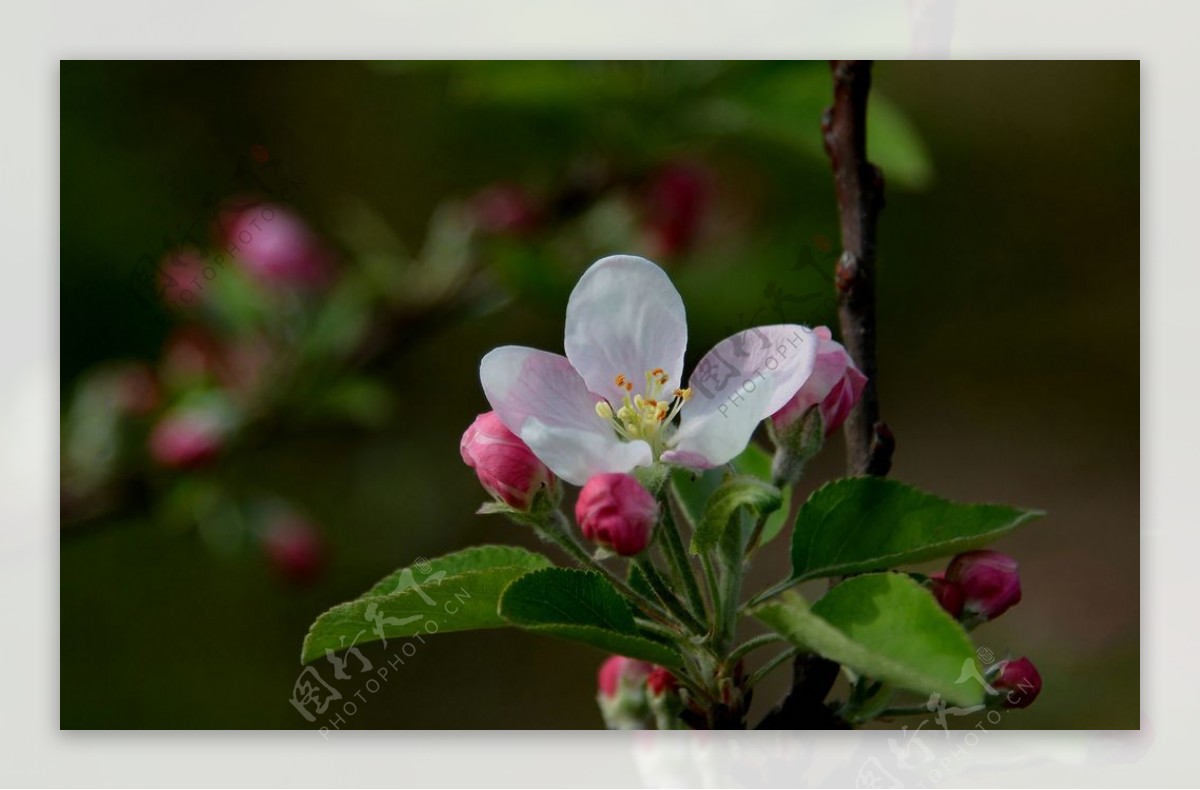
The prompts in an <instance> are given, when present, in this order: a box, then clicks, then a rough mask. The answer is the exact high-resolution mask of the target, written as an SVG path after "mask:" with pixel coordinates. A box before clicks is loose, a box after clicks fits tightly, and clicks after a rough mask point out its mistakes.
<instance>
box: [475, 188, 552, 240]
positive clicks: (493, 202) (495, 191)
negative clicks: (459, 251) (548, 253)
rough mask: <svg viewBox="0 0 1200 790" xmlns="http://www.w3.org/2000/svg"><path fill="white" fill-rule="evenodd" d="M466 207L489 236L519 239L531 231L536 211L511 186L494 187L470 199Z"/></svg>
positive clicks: (530, 203) (526, 195) (531, 202)
mask: <svg viewBox="0 0 1200 790" xmlns="http://www.w3.org/2000/svg"><path fill="white" fill-rule="evenodd" d="M469 207H470V210H471V214H472V215H473V216H474V217H475V221H476V222H477V223H478V224H479V227H480V228H481V229H483V230H485V231H487V232H488V233H496V234H506V233H507V234H514V235H520V234H522V233H528V232H529V231H531V230H533V228H534V227H535V226H536V225H537V222H538V211H537V208H536V206H534V203H533V201H532V200H531V199H530V197H529V195H528V194H527V193H526V192H525V190H523V189H521V188H520V187H518V186H515V185H513V184H494V185H492V186H489V187H486V188H485V189H483V190H481V191H480V192H479V193H478V194H476V195H475V197H473V198H471V200H470V203H469Z"/></svg>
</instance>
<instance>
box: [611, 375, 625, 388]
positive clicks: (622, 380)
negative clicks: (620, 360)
mask: <svg viewBox="0 0 1200 790" xmlns="http://www.w3.org/2000/svg"><path fill="white" fill-rule="evenodd" d="M613 383H614V384H616V385H617V386H618V387H621V388H623V389H629V387H626V386H625V385H626V383H627V380H626V378H625V374H624V373H618V374H617V377H616V378H615V379H613Z"/></svg>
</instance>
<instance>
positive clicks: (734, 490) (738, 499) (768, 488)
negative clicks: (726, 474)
mask: <svg viewBox="0 0 1200 790" xmlns="http://www.w3.org/2000/svg"><path fill="white" fill-rule="evenodd" d="M781 501H782V498H781V494H780V493H779V489H778V488H776V487H775V486H773V485H771V484H770V483H768V482H766V481H764V480H760V479H758V478H757V477H753V476H751V475H734V476H732V477H730V478H728V479H727V480H725V482H723V483H721V485H720V487H719V488H717V490H716V491H715V492H713V495H712V496H711V497H710V498H709V500H708V505H707V506H705V508H704V515H703V516H701V517H700V521H699V522H698V523H697V524H696V531H695V532H693V533H692V546H691V551H692V553H693V554H701V553H703V552H705V551H708V550H709V549H711V548H712V547H713V546H715V545H717V543H719V542H720V540H721V536H722V535H723V534H724V533H725V527H726V526H728V524H729V520H730V519H731V518H733V515H734V514H735V513H736V512H737V511H738V509H739V508H748V509H749V510H751V511H753V512H755V513H770V512H772V511H774V510H777V509H778V508H779V503H780V502H781Z"/></svg>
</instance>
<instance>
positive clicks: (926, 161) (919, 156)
mask: <svg viewBox="0 0 1200 790" xmlns="http://www.w3.org/2000/svg"><path fill="white" fill-rule="evenodd" d="M812 65H816V64H812ZM832 102H833V80H832V77H831V75H830V73H829V69H828V68H825V67H824V65H823V64H821V65H819V66H817V67H816V68H813V67H812V66H811V65H809V64H799V63H797V64H789V65H788V66H787V67H785V68H778V69H771V70H763V71H761V72H760V73H759V74H758V76H757V77H756V78H755V79H753V80H752V81H750V82H748V83H747V84H746V85H745V87H744V88H743V89H742V90H739V91H737V92H736V93H728V94H725V95H721V96H718V97H714V98H712V99H711V100H709V102H708V103H707V104H706V105H704V106H702V108H701V112H700V114H699V116H698V118H697V119H696V122H697V123H698V124H699V125H700V126H701V128H705V129H706V130H708V131H710V132H712V133H717V134H729V135H734V134H736V135H739V136H741V137H749V136H756V137H760V138H762V139H766V140H774V141H776V142H778V143H781V144H783V145H786V146H788V147H791V148H793V149H794V150H796V151H799V152H802V153H804V154H806V155H808V156H809V157H811V158H813V159H816V160H818V161H820V162H826V161H827V159H826V154H825V145H824V139H823V136H822V132H821V124H820V121H819V119H820V118H821V115H822V113H824V112H825V110H826V109H827V108H828V107H829V106H830V104H832ZM867 121H868V123H867V156H868V157H869V158H870V160H871V161H872V162H873V163H875V164H876V165H879V167H880V168H881V169H882V170H883V173H884V176H885V177H886V178H887V182H888V184H889V185H893V186H900V187H902V188H905V189H913V190H920V189H923V188H925V187H926V186H928V185H929V184H930V182H931V181H932V180H933V163H932V161H931V159H930V156H929V149H928V147H927V146H926V145H925V144H924V142H923V141H922V139H921V136H920V133H919V132H918V130H917V129H916V127H915V126H914V125H913V123H912V122H911V121H910V120H909V119H908V118H907V117H906V116H905V115H904V113H903V111H902V110H901V109H900V108H899V107H898V106H897V105H896V104H894V103H893V102H890V101H888V99H887V98H886V97H885V96H883V95H882V94H881V93H880V92H879V91H877V90H872V91H871V97H870V106H869V108H868V110H867Z"/></svg>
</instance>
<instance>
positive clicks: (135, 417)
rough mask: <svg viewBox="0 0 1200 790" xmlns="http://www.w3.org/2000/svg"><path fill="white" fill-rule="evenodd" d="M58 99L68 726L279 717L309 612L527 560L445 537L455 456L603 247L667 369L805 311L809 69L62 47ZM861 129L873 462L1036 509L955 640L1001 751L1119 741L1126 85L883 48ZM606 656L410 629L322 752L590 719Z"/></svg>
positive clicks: (1131, 335)
mask: <svg viewBox="0 0 1200 790" xmlns="http://www.w3.org/2000/svg"><path fill="white" fill-rule="evenodd" d="M61 91H62V103H61V150H62V160H61V164H62V170H61V173H62V183H61V194H62V198H61V200H62V202H61V225H62V236H61V256H62V262H61V266H62V278H61V283H62V294H61V313H62V326H61V399H62V415H63V423H62V448H61V452H62V471H63V495H62V536H61V603H60V617H61V622H60V629H59V630H60V633H61V702H60V705H61V726H62V727H63V728H68V729H74V728H296V727H310V728H311V727H314V726H316V725H313V724H309V723H307V722H306V721H305V720H304V719H302V718H301V717H300V716H299V715H298V713H297V712H296V710H295V709H294V708H293V707H292V705H290V704H289V699H290V698H291V695H292V689H293V684H294V683H295V681H296V678H297V675H298V673H299V672H300V669H301V666H300V665H299V663H298V656H299V650H300V644H301V640H302V639H303V636H304V634H305V632H306V630H307V628H308V626H309V624H310V623H311V622H312V620H313V619H314V618H315V616H316V615H317V614H319V613H320V612H322V611H323V610H324V609H326V608H328V607H330V606H332V605H334V604H336V603H339V602H341V601H343V600H348V599H350V598H353V597H355V596H357V595H358V594H360V593H361V592H363V591H364V590H365V589H367V588H368V587H369V586H371V585H372V584H373V583H374V582H375V581H376V580H377V579H378V578H380V577H382V576H384V575H385V574H387V573H388V572H390V571H392V570H394V569H395V568H397V567H400V566H402V565H406V564H410V563H411V562H413V561H414V560H415V559H417V558H419V557H432V556H436V555H438V554H442V553H445V552H448V551H452V550H455V549H458V548H461V547H463V546H466V545H471V544H479V543H485V542H504V543H514V544H521V545H526V546H534V542H533V541H531V539H530V536H529V535H527V534H524V533H523V532H522V531H521V530H519V529H518V528H516V527H514V526H512V525H510V524H509V523H507V522H506V521H504V520H502V519H501V518H499V517H495V516H490V517H484V516H476V515H474V511H475V509H476V508H477V507H478V505H479V504H480V503H481V502H482V501H483V499H484V495H483V493H482V491H481V490H480V489H479V487H478V484H477V482H476V481H475V479H474V476H473V474H472V473H471V472H470V470H468V469H467V468H465V467H464V466H463V465H462V462H461V460H460V458H459V453H458V440H459V436H460V435H461V433H462V431H463V429H464V428H465V427H466V426H467V425H468V424H469V423H470V421H471V420H472V418H473V417H474V416H475V414H477V413H478V412H480V411H483V410H486V408H487V406H486V402H485V400H484V398H483V395H482V393H481V391H480V388H479V385H478V380H477V364H478V360H479V359H480V357H481V356H482V355H483V354H484V353H485V352H486V351H487V350H488V349H490V348H491V347H493V346H495V345H499V344H504V343H520V344H526V345H532V346H535V347H541V348H547V349H560V348H561V333H562V321H563V313H564V310H565V303H566V297H567V294H568V293H569V292H570V288H571V286H572V285H573V283H574V281H575V279H576V278H577V277H578V275H579V273H580V272H581V271H582V270H583V269H584V268H585V267H586V266H587V265H588V264H589V263H591V262H592V261H593V260H595V259H596V258H598V257H600V256H602V255H604V254H608V253H612V252H631V253H637V254H642V255H646V256H648V257H651V258H652V259H654V260H656V261H658V262H660V263H662V264H663V265H664V266H666V267H667V268H668V270H669V272H670V273H671V275H672V277H673V279H674V281H675V282H676V284H677V286H678V287H679V289H680V291H681V292H682V294H683V296H684V301H685V303H686V305H687V307H688V312H689V324H690V330H691V338H690V343H689V354H688V362H689V363H694V362H695V361H696V358H697V354H698V353H699V352H703V350H705V349H707V348H708V347H710V346H711V345H712V343H714V342H715V341H716V340H718V339H720V338H721V337H724V336H726V335H728V334H731V333H732V332H733V331H736V330H738V329H741V328H743V327H745V326H748V325H751V324H753V323H767V322H775V321H778V320H786V321H799V322H804V323H809V324H817V323H832V322H833V321H834V320H835V319H834V314H833V311H832V309H831V305H832V302H831V295H832V290H831V287H830V286H829V284H828V282H829V277H830V276H831V273H832V267H833V262H834V259H835V257H836V252H837V246H838V241H837V217H836V211H835V203H834V198H833V191H832V185H831V177H830V173H829V167H828V163H827V162H826V160H825V159H824V156H823V152H822V150H821V142H820V132H819V126H820V116H821V111H822V109H823V107H824V106H825V105H826V104H827V103H828V100H829V95H830V87H829V76H828V68H827V65H826V64H824V63H642V64H638V63H623V64H603V63H584V64H568V63H482V62H481V63H462V64H448V63H447V64H436V63H425V64H411V63H409V64H405V63H400V64H364V63H336V62H324V63H237V62H206V63H165V62H155V63H137V62H124V63H94V62H64V63H63V64H62V70H61ZM870 123H871V134H870V153H871V156H872V158H873V159H874V160H875V161H876V162H877V163H879V164H880V165H881V166H882V167H883V169H884V171H885V176H886V178H887V183H888V187H887V201H888V205H887V208H886V210H885V212H884V214H883V217H882V222H881V229H880V244H881V247H880V256H879V271H880V274H879V323H880V332H881V334H880V341H879V346H880V347H879V370H880V377H879V386H880V394H881V401H882V411H883V414H884V417H885V419H887V421H888V422H889V423H890V424H891V426H892V427H893V429H894V431H895V434H896V436H897V443H898V446H897V452H896V458H895V466H894V469H893V476H895V477H897V478H899V479H902V480H905V481H908V482H911V483H913V484H916V485H918V486H920V487H923V488H926V489H928V490H931V491H934V492H936V493H939V494H941V495H944V496H947V497H950V498H954V499H959V500H964V501H997V502H1005V503H1011V504H1016V505H1022V506H1027V507H1036V508H1041V509H1044V510H1046V511H1048V513H1049V515H1048V516H1047V517H1046V518H1045V519H1043V520H1041V521H1038V522H1035V523H1034V524H1032V525H1030V526H1029V527H1026V528H1024V529H1023V530H1021V531H1019V532H1017V533H1016V534H1014V535H1011V536H1009V537H1007V538H1005V539H1004V540H1003V541H1002V542H1000V543H999V544H997V548H1000V549H1001V550H1003V551H1006V552H1008V553H1011V554H1013V555H1015V556H1016V557H1017V558H1018V559H1019V560H1020V562H1021V569H1022V582H1023V588H1024V600H1023V601H1022V603H1021V604H1020V605H1019V606H1018V607H1016V608H1015V609H1013V610H1012V611H1011V612H1009V613H1008V614H1006V615H1005V616H1004V617H1003V618H1001V619H1000V620H998V621H996V622H994V623H990V624H987V625H985V626H983V627H982V628H980V629H979V630H978V631H977V632H976V634H975V636H976V639H977V642H978V643H979V644H981V645H984V646H987V647H989V648H990V649H992V650H994V651H995V653H996V654H997V655H1003V654H1005V653H1007V652H1009V651H1011V652H1012V653H1013V654H1014V655H1028V656H1030V657H1031V658H1033V660H1034V661H1035V662H1036V663H1037V665H1038V667H1039V669H1040V671H1041V674H1042V676H1043V678H1044V681H1045V688H1044V691H1043V693H1042V696H1041V697H1040V698H1039V700H1038V702H1037V703H1036V704H1035V705H1034V706H1032V707H1031V708H1029V709H1027V710H1025V711H1020V712H1016V713H1013V714H1010V715H1006V716H1005V718H1004V721H1003V724H1002V726H1006V727H1027V728H1136V727H1137V726H1138V722H1139V714H1138V711H1139V695H1138V674H1139V640H1138V610H1139V601H1138V587H1139V580H1138V568H1139V563H1138V556H1139V536H1138V512H1139V483H1138V439H1139V430H1138V417H1137V415H1138V347H1139V340H1138V319H1139V314H1138V310H1139V294H1138V287H1139V263H1138V243H1139V240H1138V237H1139V203H1138V188H1139V73H1138V66H1137V64H1136V63H1120V62H1104V63H1068V62H1052V63H1051V62H1047V63H1038V62H1021V63H1015V62H1014V63H1003V62H974V63H968V62H939V63H881V64H877V66H876V71H875V91H874V96H873V100H872V105H871V116H870ZM264 208H265V209H267V210H269V211H271V212H273V214H272V216H274V217H276V220H274V221H272V223H271V224H270V225H269V226H268V225H259V226H250V227H247V225H246V223H247V222H248V220H247V213H246V212H255V211H256V212H260V216H261V212H262V210H263V209H264ZM276 222H278V223H279V224H275V223H276ZM263 227H267V228H270V230H269V231H266V230H262V228H263ZM243 231H244V232H246V233H249V234H250V237H251V238H252V241H251V242H250V243H249V244H245V245H237V242H236V239H237V237H238V234H239V233H242V232H243ZM243 238H245V237H243ZM230 245H236V246H239V247H240V249H238V250H235V251H234V253H235V254H230V250H229V248H230ZM209 272H211V277H210V276H209ZM185 291H188V292H189V293H188V296H185V295H184V292H185ZM841 465H842V452H841V447H840V445H839V443H837V442H833V443H831V446H829V447H827V448H826V450H825V451H824V453H823V454H822V456H821V457H820V458H819V459H818V461H817V462H815V463H814V464H813V465H812V468H811V471H810V473H809V477H808V478H807V479H806V481H805V482H804V483H803V484H802V487H803V488H805V489H811V488H813V487H815V486H816V485H819V484H820V483H821V482H822V481H824V480H826V479H828V478H830V477H834V476H837V475H838V474H839V473H840V469H841ZM767 554H769V555H770V556H764V557H763V558H762V559H761V560H759V561H758V564H757V567H756V569H755V578H756V579H757V582H758V583H761V584H764V585H765V584H766V583H768V582H771V581H774V580H775V579H777V578H780V577H781V576H782V574H783V573H784V572H785V569H786V567H787V558H786V544H785V542H784V541H780V542H779V543H777V544H774V551H773V552H768V553H767ZM933 567H935V566H929V568H933ZM364 654H365V655H366V656H367V657H368V659H370V660H372V661H374V662H376V663H382V662H385V661H386V660H387V655H388V653H387V652H385V651H383V650H380V649H378V648H377V647H367V648H365V649H364ZM602 659H603V656H602V655H601V654H599V653H596V652H594V651H592V650H590V649H588V648H586V647H581V646H576V645H573V644H568V643H565V642H560V641H555V640H551V639H548V638H543V637H538V636H533V635H529V634H525V633H521V632H516V631H508V630H498V631H489V632H479V633H469V634H448V635H444V636H439V637H438V638H436V639H430V640H428V641H427V642H426V644H423V645H421V646H420V647H419V649H418V650H416V651H415V654H414V655H413V656H412V657H411V658H408V659H407V660H406V662H405V664H404V666H403V667H400V668H398V669H397V671H396V672H394V673H393V674H392V675H391V677H390V679H389V682H388V683H386V684H385V685H384V686H383V687H382V688H381V689H380V690H379V691H378V692H376V693H371V694H368V695H367V697H366V699H365V701H362V702H360V704H358V706H357V712H356V713H355V715H354V716H353V717H352V718H351V719H350V720H349V721H348V722H347V725H346V726H354V727H376V728H495V727H501V728H591V727H598V726H600V725H601V720H600V717H599V714H598V713H597V711H596V710H595V706H594V702H593V695H594V693H595V675H594V673H595V670H596V668H597V667H598V666H599V664H600V662H601V661H602ZM785 674H786V672H780V673H778V674H777V675H776V676H775V677H774V678H773V679H772V681H770V682H767V683H765V684H764V685H763V686H762V687H761V689H760V691H759V693H758V695H757V698H756V701H755V708H754V711H755V714H754V716H755V717H757V715H758V714H759V713H760V712H762V711H765V709H766V708H767V707H769V705H770V704H771V703H772V702H773V701H774V699H775V698H776V697H777V696H778V695H779V694H781V693H782V692H783V690H784V681H785V680H786V678H785V677H784V675H785ZM342 690H343V693H344V694H345V695H346V696H347V697H351V695H353V693H354V691H355V690H357V686H355V685H354V684H349V683H348V684H346V685H345V686H344V687H343V689H342ZM320 723H321V722H318V724H320ZM909 723H910V724H911V723H915V722H909Z"/></svg>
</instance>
